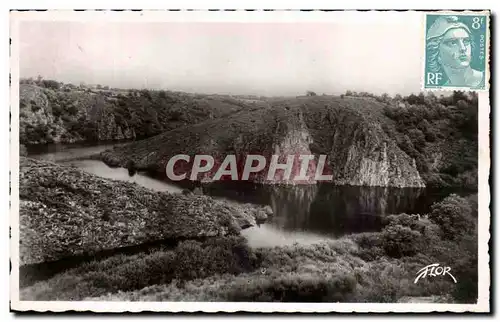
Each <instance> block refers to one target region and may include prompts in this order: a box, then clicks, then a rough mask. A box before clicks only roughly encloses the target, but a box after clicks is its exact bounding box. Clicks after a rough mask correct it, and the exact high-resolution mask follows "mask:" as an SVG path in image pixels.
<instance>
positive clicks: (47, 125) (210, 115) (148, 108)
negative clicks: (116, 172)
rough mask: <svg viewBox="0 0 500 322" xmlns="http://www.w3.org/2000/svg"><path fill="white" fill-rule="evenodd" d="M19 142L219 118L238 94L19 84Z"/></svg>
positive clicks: (127, 132)
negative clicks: (219, 94) (218, 94)
mask: <svg viewBox="0 0 500 322" xmlns="http://www.w3.org/2000/svg"><path fill="white" fill-rule="evenodd" d="M19 94H20V100H19V102H20V123H19V128H20V137H19V138H20V142H21V143H23V144H30V145H31V144H45V143H75V142H98V141H116V140H132V139H136V138H145V137H150V136H154V135H156V134H159V133H162V132H164V131H168V130H171V129H175V128H178V127H182V126H186V125H189V124H196V123H199V122H202V121H205V120H207V119H215V118H220V117H223V116H225V115H228V114H231V113H235V112H237V111H239V110H241V109H242V108H243V107H246V106H247V104H245V103H243V102H242V101H241V100H237V99H231V98H228V97H219V96H210V95H198V96H194V95H190V94H186V93H179V92H165V91H147V90H142V91H134V90H131V91H124V90H95V91H94V90H90V89H86V90H83V89H79V88H76V87H75V88H72V89H70V88H68V87H66V88H64V89H52V88H43V87H39V86H36V85H32V84H20V87H19Z"/></svg>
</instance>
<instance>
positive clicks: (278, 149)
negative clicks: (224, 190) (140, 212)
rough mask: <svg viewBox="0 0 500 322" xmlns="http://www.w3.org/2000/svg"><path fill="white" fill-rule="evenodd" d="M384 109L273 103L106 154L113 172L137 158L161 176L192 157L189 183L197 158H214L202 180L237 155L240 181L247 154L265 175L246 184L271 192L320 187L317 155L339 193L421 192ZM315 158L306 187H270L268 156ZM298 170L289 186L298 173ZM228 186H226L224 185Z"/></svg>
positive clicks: (187, 166)
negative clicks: (180, 157)
mask: <svg viewBox="0 0 500 322" xmlns="http://www.w3.org/2000/svg"><path fill="white" fill-rule="evenodd" d="M382 108H383V107H382V106H381V105H380V104H378V103H375V102H371V101H356V100H353V99H340V98H331V97H326V98H322V97H313V98H303V99H301V98H299V99H289V100H282V101H274V102H272V104H271V106H270V108H269V109H261V110H257V111H245V112H240V113H237V114H235V115H233V116H230V117H228V118H226V119H223V120H211V121H207V122H204V123H201V124H197V125H195V126H192V127H189V128H182V129H176V130H173V131H169V132H165V133H163V134H161V135H158V136H156V137H153V138H150V139H147V140H144V141H140V142H135V143H132V144H130V145H127V146H124V147H119V148H115V149H114V150H112V151H106V152H103V153H102V154H101V158H102V159H103V160H104V161H105V162H107V163H108V164H110V165H120V166H123V165H124V160H125V159H126V158H133V159H134V160H135V161H136V163H137V164H138V166H139V168H142V169H149V170H154V171H156V172H158V173H161V174H164V173H165V167H166V164H167V162H168V160H169V159H170V158H171V157H172V156H174V155H177V154H187V155H190V156H191V162H190V163H184V166H183V167H182V168H180V169H176V170H177V171H179V172H178V173H183V172H185V173H187V174H188V177H189V175H190V170H191V169H192V160H193V159H194V156H195V155H196V154H208V155H211V156H213V157H214V158H215V160H216V166H215V167H214V169H213V170H212V171H211V172H208V173H205V174H204V176H203V177H202V178H198V180H202V181H207V180H210V178H212V177H213V176H214V174H215V172H216V170H217V165H220V163H221V162H222V160H223V159H224V158H225V156H226V155H228V154H235V155H236V156H237V160H238V170H239V174H240V175H241V172H242V168H243V160H244V158H245V157H246V155H248V154H260V155H263V156H265V157H266V160H267V165H266V168H265V169H264V170H263V171H261V172H259V173H257V174H256V175H251V176H250V178H249V180H250V181H254V182H260V183H268V184H297V183H306V184H311V183H315V180H314V175H313V174H314V173H315V171H316V169H317V161H318V156H319V155H326V156H327V162H326V166H325V169H324V171H323V174H331V175H332V176H333V180H332V182H333V183H335V184H339V185H366V186H382V187H424V186H425V184H424V181H423V180H422V178H421V177H420V175H419V172H418V170H417V169H416V167H415V163H414V161H413V160H412V159H411V158H410V157H409V156H408V155H407V154H406V153H404V152H403V151H402V150H400V149H399V148H398V146H397V145H396V143H395V142H394V141H393V140H392V138H389V137H388V136H387V134H386V133H385V132H384V131H383V130H382V126H381V124H382V123H383V122H388V119H387V118H386V117H385V116H384V115H383V113H382ZM272 154H277V155H279V156H280V158H279V160H280V163H284V162H285V160H286V156H288V155H294V156H295V158H296V160H297V159H298V156H299V155H301V154H314V155H315V156H316V158H315V160H314V161H313V162H311V164H310V166H309V168H308V180H305V181H302V182H297V181H293V180H284V179H283V177H282V173H280V172H278V173H277V174H276V176H275V177H274V179H272V180H267V177H266V176H267V173H268V168H269V164H270V160H271V155H272ZM299 167H300V165H299V163H298V162H295V163H294V168H293V171H292V176H291V178H294V177H295V176H296V175H297V174H298V173H299ZM222 179H223V180H224V179H227V178H224V177H223V178H222Z"/></svg>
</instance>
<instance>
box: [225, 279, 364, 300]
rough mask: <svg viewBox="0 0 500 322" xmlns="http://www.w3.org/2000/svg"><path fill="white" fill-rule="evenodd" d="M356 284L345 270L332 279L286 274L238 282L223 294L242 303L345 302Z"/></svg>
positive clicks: (350, 296) (349, 297) (228, 298)
mask: <svg viewBox="0 0 500 322" xmlns="http://www.w3.org/2000/svg"><path fill="white" fill-rule="evenodd" d="M356 285H357V282H356V279H355V278H354V276H353V275H350V274H346V273H344V274H339V275H338V276H334V277H332V278H325V277H324V276H310V275H300V274H294V273H289V274H288V275H286V276H280V277H278V278H269V277H268V278H257V279H254V280H251V281H248V283H240V284H239V285H237V286H236V287H233V288H232V289H230V290H229V291H228V292H227V294H226V295H225V297H227V300H229V301H245V302H348V301H349V300H350V299H351V298H352V295H353V292H354V291H355V289H356Z"/></svg>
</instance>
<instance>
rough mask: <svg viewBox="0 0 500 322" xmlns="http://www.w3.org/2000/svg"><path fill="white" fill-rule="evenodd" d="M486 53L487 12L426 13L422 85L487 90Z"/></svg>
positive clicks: (487, 37)
mask: <svg viewBox="0 0 500 322" xmlns="http://www.w3.org/2000/svg"><path fill="white" fill-rule="evenodd" d="M488 54H489V15H488V14H487V13H484V12H480V13H474V12H468V13H464V14H461V13H457V12H453V13H449V14H447V13H445V14H443V13H439V14H438V13H436V14H433V13H429V14H426V19H425V66H424V84H423V87H424V89H433V88H435V89H457V90H467V89H468V90H487V89H488V87H489V80H488V78H489V75H488Z"/></svg>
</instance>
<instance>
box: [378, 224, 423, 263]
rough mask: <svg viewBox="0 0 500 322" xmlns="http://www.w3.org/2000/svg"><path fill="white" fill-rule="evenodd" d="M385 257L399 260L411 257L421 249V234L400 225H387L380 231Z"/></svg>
mask: <svg viewBox="0 0 500 322" xmlns="http://www.w3.org/2000/svg"><path fill="white" fill-rule="evenodd" d="M382 238H383V240H384V250H385V252H386V253H387V255H389V256H391V257H394V258H400V257H403V256H413V255H415V254H416V253H417V252H418V251H420V250H421V249H422V248H423V247H422V246H423V239H422V234H421V233H419V232H418V231H415V230H412V229H411V228H409V227H405V226H402V225H388V226H386V227H385V228H384V230H383V231H382Z"/></svg>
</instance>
